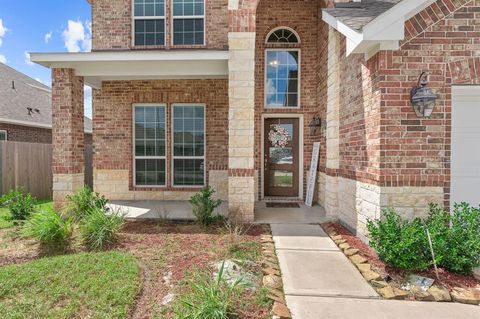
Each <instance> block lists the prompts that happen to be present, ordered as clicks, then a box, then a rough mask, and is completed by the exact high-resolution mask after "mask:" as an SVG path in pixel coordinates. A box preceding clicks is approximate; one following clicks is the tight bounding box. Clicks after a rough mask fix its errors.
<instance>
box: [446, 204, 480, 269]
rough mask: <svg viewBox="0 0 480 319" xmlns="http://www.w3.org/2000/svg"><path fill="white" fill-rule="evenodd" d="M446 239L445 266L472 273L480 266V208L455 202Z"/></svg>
mask: <svg viewBox="0 0 480 319" xmlns="http://www.w3.org/2000/svg"><path fill="white" fill-rule="evenodd" d="M446 241H447V247H446V249H445V250H446V253H445V255H444V260H443V261H442V263H441V265H442V266H443V267H445V268H447V269H450V270H452V271H455V272H459V273H471V272H472V270H473V269H474V268H476V267H478V266H480V209H479V208H475V207H471V206H470V205H469V204H467V203H460V204H455V205H454V209H453V215H452V217H451V227H450V229H449V230H448V237H447V240H446Z"/></svg>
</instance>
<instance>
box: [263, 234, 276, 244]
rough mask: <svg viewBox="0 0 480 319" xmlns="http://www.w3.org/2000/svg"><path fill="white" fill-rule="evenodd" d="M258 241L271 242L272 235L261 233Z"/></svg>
mask: <svg viewBox="0 0 480 319" xmlns="http://www.w3.org/2000/svg"><path fill="white" fill-rule="evenodd" d="M260 241H261V242H262V243H272V242H273V237H272V235H262V236H261V237H260Z"/></svg>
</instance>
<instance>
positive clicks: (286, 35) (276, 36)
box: [267, 28, 299, 43]
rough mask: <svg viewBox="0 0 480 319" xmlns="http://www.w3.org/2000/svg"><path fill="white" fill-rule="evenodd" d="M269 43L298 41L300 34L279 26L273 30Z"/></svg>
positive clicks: (268, 39)
mask: <svg viewBox="0 0 480 319" xmlns="http://www.w3.org/2000/svg"><path fill="white" fill-rule="evenodd" d="M267 42H268V43H298V42H299V41H298V36H297V35H296V34H295V32H293V31H292V30H289V29H285V28H279V29H276V30H273V31H272V32H271V33H270V35H269V36H268V38H267Z"/></svg>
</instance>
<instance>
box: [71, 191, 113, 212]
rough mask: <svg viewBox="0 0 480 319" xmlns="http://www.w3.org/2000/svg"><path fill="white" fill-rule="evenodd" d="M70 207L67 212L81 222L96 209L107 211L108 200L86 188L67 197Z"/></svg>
mask: <svg viewBox="0 0 480 319" xmlns="http://www.w3.org/2000/svg"><path fill="white" fill-rule="evenodd" d="M67 200H68V207H67V211H68V212H69V214H71V215H72V216H75V219H77V220H80V219H83V218H85V216H86V215H88V214H89V213H90V212H91V211H92V210H94V209H105V208H106V206H107V204H108V200H107V199H106V198H105V196H102V195H100V194H99V193H95V192H93V191H92V189H91V188H90V187H88V186H85V187H83V188H81V189H79V190H78V191H76V192H75V193H74V194H72V195H69V196H67Z"/></svg>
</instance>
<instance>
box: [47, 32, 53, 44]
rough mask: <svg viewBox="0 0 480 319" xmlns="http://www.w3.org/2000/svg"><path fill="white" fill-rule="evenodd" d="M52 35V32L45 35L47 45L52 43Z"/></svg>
mask: <svg viewBox="0 0 480 319" xmlns="http://www.w3.org/2000/svg"><path fill="white" fill-rule="evenodd" d="M52 34H53V33H52V31H50V32H47V33H45V43H48V42H50V40H51V39H52Z"/></svg>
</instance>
